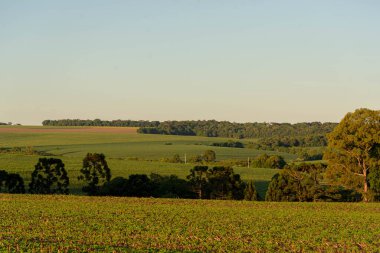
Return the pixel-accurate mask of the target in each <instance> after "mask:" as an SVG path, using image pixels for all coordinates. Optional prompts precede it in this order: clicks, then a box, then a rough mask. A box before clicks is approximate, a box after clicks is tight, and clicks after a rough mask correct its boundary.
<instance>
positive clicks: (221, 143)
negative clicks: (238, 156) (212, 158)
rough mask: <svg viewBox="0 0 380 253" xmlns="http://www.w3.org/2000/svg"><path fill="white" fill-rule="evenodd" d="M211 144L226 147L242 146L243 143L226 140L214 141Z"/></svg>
mask: <svg viewBox="0 0 380 253" xmlns="http://www.w3.org/2000/svg"><path fill="white" fill-rule="evenodd" d="M211 146H215V147H226V148H244V144H243V143H241V142H240V141H232V140H228V141H227V142H214V143H212V144H211Z"/></svg>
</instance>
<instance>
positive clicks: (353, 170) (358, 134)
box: [324, 109, 380, 201]
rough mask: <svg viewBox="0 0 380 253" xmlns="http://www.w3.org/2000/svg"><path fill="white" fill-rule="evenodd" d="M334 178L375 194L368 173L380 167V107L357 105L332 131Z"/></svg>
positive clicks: (329, 156)
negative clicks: (364, 107) (357, 107)
mask: <svg viewBox="0 0 380 253" xmlns="http://www.w3.org/2000/svg"><path fill="white" fill-rule="evenodd" d="M324 158H325V159H326V160H328V161H329V166H328V171H327V174H328V176H329V178H330V180H331V181H332V182H334V183H336V184H338V185H341V186H344V187H345V188H347V189H353V190H356V191H357V192H359V193H361V194H362V197H363V200H364V201H368V200H369V199H370V198H371V196H370V195H371V191H370V188H369V181H368V179H369V178H368V175H369V174H370V173H373V174H375V173H376V172H375V170H379V169H380V111H375V110H369V109H357V110H356V111H355V112H353V113H348V114H347V115H346V116H345V117H344V118H343V119H342V121H341V122H340V123H339V124H338V126H337V127H336V128H335V129H334V130H333V131H332V132H331V133H330V134H328V149H327V151H326V153H325V156H324Z"/></svg>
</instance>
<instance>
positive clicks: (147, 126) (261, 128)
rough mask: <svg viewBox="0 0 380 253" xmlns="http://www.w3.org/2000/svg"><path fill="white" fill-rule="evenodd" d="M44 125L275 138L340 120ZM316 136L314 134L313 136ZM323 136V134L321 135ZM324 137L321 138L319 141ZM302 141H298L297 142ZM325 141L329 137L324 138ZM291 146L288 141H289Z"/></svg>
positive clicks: (312, 131) (316, 130) (326, 128)
mask: <svg viewBox="0 0 380 253" xmlns="http://www.w3.org/2000/svg"><path fill="white" fill-rule="evenodd" d="M42 124H43V125H44V126H116V127H123V126H124V127H127V126H128V127H140V129H139V130H138V132H139V133H144V134H166V135H191V136H207V137H228V138H238V139H242V138H272V137H284V136H287V137H299V136H324V135H325V134H326V133H329V132H331V131H332V130H333V129H334V127H335V126H336V125H337V124H336V123H330V122H327V123H321V122H310V123H307V122H305V123H296V124H290V123H257V122H256V123H235V122H228V121H216V120H198V121H164V122H159V121H133V120H112V121H104V120H100V119H95V120H79V119H64V120H45V121H43V122H42ZM310 138H313V137H310ZM317 138H319V137H317ZM319 141H320V140H317V142H319ZM297 142H298V144H297ZM302 142H303V139H302V140H296V141H295V143H296V145H295V146H298V145H299V146H303V144H302ZM321 142H322V143H324V142H325V140H322V141H321ZM285 145H288V144H285Z"/></svg>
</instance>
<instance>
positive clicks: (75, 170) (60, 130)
mask: <svg viewBox="0 0 380 253" xmlns="http://www.w3.org/2000/svg"><path fill="white" fill-rule="evenodd" d="M228 140H229V139H226V138H208V137H198V136H168V135H144V134H137V133H136V128H127V127H38V126H32V127H28V126H12V127H9V126H1V127H0V148H12V147H31V148H32V149H34V150H37V151H43V152H46V153H48V154H51V155H54V156H56V157H57V158H60V159H62V161H63V162H64V163H65V166H66V169H67V171H68V173H69V176H70V180H71V181H70V189H71V192H72V193H80V189H81V185H80V184H79V182H78V181H77V176H78V175H79V170H80V168H81V165H82V159H83V157H84V156H85V155H86V154H87V153H91V152H93V153H94V152H97V153H104V154H105V155H106V158H107V161H108V164H109V166H110V168H111V171H112V176H113V177H116V176H123V177H128V175H130V174H135V173H143V174H148V175H149V174H150V173H158V174H162V175H170V174H174V175H177V176H179V177H180V178H185V177H186V175H188V174H189V170H190V169H191V168H192V167H193V166H194V164H189V163H188V164H184V163H182V164H175V163H167V162H162V161H161V159H163V158H171V157H173V155H174V154H179V155H180V156H181V157H182V159H184V156H185V154H186V156H187V158H189V157H191V156H194V155H200V154H202V153H203V152H204V151H205V150H207V149H212V150H214V151H215V152H216V156H217V160H225V159H244V160H245V159H248V157H250V158H254V157H256V156H258V155H260V154H263V153H267V154H279V155H282V156H283V157H284V158H285V159H288V160H290V159H294V158H295V156H294V155H293V154H288V153H279V152H272V151H264V150H255V149H248V148H244V149H240V148H225V147H214V146H210V144H211V143H213V142H225V141H228ZM241 141H242V142H245V143H248V142H253V141H255V140H241ZM39 157H41V156H40V155H30V154H17V153H16V154H11V153H0V169H4V170H7V171H10V172H17V173H20V174H21V176H22V177H23V178H24V179H25V181H26V183H28V181H29V179H30V174H31V172H32V171H33V169H34V165H35V164H36V163H37V160H38V158H39ZM234 170H235V172H237V173H239V174H241V176H242V178H243V180H254V181H255V184H256V187H257V189H258V191H259V194H260V195H261V196H262V197H263V196H264V194H265V190H266V187H267V185H268V182H269V181H270V179H271V178H272V176H273V175H274V174H275V173H276V172H277V170H275V169H263V168H243V167H235V168H234Z"/></svg>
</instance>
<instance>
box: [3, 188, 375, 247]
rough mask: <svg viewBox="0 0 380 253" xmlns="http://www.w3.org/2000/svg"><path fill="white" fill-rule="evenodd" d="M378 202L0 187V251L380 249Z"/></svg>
mask: <svg viewBox="0 0 380 253" xmlns="http://www.w3.org/2000/svg"><path fill="white" fill-rule="evenodd" d="M379 221H380V205H379V204H374V203H373V204H363V203H355V204H354V203H348V204H344V203H270V202H244V201H212V200H180V199H138V198H110V197H102V198H101V197H84V196H36V195H35V196H32V195H5V194H0V251H1V252H3V251H10V252H15V251H18V252H25V251H27V252H58V250H60V252H94V251H96V252H121V251H123V252H125V251H129V250H133V251H142V252H147V251H192V252H194V251H203V252H204V251H213V252H215V251H218V252H378V250H379V248H380V222H379Z"/></svg>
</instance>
